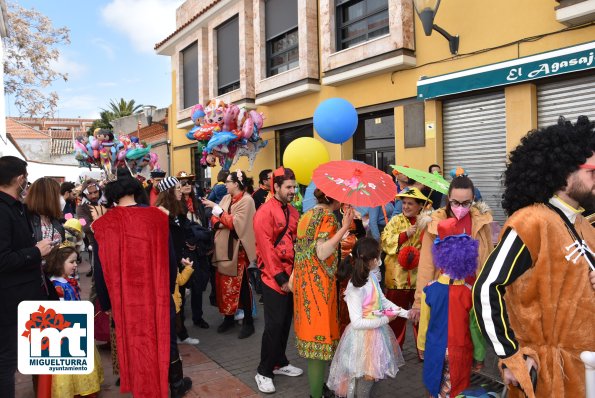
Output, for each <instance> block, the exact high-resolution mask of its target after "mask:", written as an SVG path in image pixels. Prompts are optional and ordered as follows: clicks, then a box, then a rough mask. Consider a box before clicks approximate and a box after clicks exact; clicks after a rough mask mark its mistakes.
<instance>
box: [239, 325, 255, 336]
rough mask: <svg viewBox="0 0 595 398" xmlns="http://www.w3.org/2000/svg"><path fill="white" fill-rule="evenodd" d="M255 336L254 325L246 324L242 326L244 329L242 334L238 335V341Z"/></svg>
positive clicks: (241, 331) (241, 330)
mask: <svg viewBox="0 0 595 398" xmlns="http://www.w3.org/2000/svg"><path fill="white" fill-rule="evenodd" d="M253 334H254V324H253V323H244V324H242V328H241V329H240V333H239V334H238V339H245V338H247V337H250V336H252V335H253Z"/></svg>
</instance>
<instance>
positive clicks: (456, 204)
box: [448, 199, 473, 207]
mask: <svg viewBox="0 0 595 398" xmlns="http://www.w3.org/2000/svg"><path fill="white" fill-rule="evenodd" d="M448 203H450V207H471V205H472V204H473V201H472V200H466V201H464V202H459V201H458V200H455V199H452V200H449V201H448Z"/></svg>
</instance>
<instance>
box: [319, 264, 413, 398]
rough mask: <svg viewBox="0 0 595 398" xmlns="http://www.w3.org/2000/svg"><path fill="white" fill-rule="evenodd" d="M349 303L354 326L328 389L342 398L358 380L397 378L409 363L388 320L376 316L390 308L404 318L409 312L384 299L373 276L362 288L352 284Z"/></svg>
mask: <svg viewBox="0 0 595 398" xmlns="http://www.w3.org/2000/svg"><path fill="white" fill-rule="evenodd" d="M345 301H346V302H347V307H348V308H349V318H350V321H351V323H350V324H349V325H347V328H346V329H345V332H344V333H343V336H341V341H340V342H339V346H338V347H337V350H336V352H335V356H334V357H333V362H332V364H331V369H330V373H329V378H328V381H327V386H328V387H329V388H330V389H331V390H333V391H334V392H335V394H337V396H340V397H346V396H347V392H348V389H349V383H350V381H351V380H352V379H354V378H360V377H364V376H366V377H368V378H373V379H374V380H379V379H384V378H386V377H387V376H388V377H395V376H396V374H397V372H398V371H399V367H401V366H403V365H404V364H405V360H404V359H403V355H402V354H401V348H400V347H399V344H398V343H397V339H396V338H395V334H394V333H393V331H392V329H391V328H390V327H389V326H388V322H389V319H388V317H387V316H386V315H375V313H378V312H379V311H383V310H388V309H390V310H392V311H394V312H396V313H397V315H398V316H400V317H403V318H407V315H408V313H409V311H406V310H404V309H402V308H400V307H398V306H396V305H395V304H393V303H392V302H391V301H389V300H388V299H386V297H384V294H383V293H382V290H380V286H379V284H378V280H377V279H376V277H375V276H374V274H373V273H370V276H369V277H368V281H367V282H366V284H365V285H364V286H362V287H360V288H358V287H355V286H353V284H352V283H351V281H349V284H348V285H347V288H346V289H345Z"/></svg>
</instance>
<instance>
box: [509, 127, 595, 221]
mask: <svg viewBox="0 0 595 398" xmlns="http://www.w3.org/2000/svg"><path fill="white" fill-rule="evenodd" d="M594 125H595V123H593V122H591V121H589V118H588V117H586V116H579V118H578V120H577V122H576V123H575V124H572V123H571V122H569V121H567V120H566V119H564V118H563V117H562V116H560V118H559V119H558V123H557V124H555V125H553V126H549V127H545V128H542V129H539V130H533V131H530V132H529V133H528V134H527V135H526V136H525V137H523V138H522V139H521V143H520V144H519V146H517V147H516V148H515V149H514V150H513V151H512V152H511V153H510V156H509V160H508V164H507V167H506V171H505V172H504V187H505V190H504V194H503V195H502V207H503V208H504V210H506V212H507V213H508V215H509V216H510V215H512V213H514V212H515V211H517V210H519V209H521V208H523V207H525V206H529V205H531V204H533V203H547V201H548V200H549V199H550V198H551V197H552V196H553V195H554V193H555V192H556V191H559V190H562V189H564V188H565V187H566V180H567V179H568V176H569V175H570V174H571V173H572V172H574V171H576V170H577V169H578V167H579V165H581V164H583V163H585V162H586V160H587V159H588V158H589V157H591V156H592V155H593V152H594V151H595V131H594Z"/></svg>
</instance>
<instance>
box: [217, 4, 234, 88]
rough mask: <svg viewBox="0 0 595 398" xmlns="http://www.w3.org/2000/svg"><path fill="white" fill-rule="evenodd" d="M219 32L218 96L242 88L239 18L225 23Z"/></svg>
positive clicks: (219, 27) (218, 28) (218, 29)
mask: <svg viewBox="0 0 595 398" xmlns="http://www.w3.org/2000/svg"><path fill="white" fill-rule="evenodd" d="M216 32H217V95H222V94H225V93H229V92H230V91H234V90H237V89H239V88H240V25H239V20H238V16H237V15H236V16H234V17H233V18H231V19H229V20H227V21H225V22H224V23H222V24H221V25H219V26H218V27H217V28H216Z"/></svg>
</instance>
